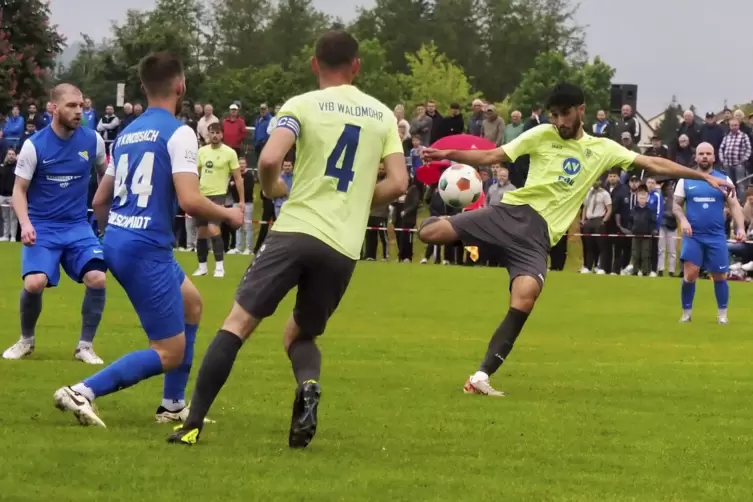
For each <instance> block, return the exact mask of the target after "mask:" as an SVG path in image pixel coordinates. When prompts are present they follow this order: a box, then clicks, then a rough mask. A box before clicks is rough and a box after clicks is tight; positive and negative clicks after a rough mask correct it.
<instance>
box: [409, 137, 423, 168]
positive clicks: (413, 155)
mask: <svg viewBox="0 0 753 502" xmlns="http://www.w3.org/2000/svg"><path fill="white" fill-rule="evenodd" d="M423 149H424V146H423V145H422V144H421V141H420V139H419V137H418V136H413V137H412V138H411V150H410V174H411V176H415V175H416V169H418V168H419V167H421V164H423V161H422V160H421V152H422V151H423Z"/></svg>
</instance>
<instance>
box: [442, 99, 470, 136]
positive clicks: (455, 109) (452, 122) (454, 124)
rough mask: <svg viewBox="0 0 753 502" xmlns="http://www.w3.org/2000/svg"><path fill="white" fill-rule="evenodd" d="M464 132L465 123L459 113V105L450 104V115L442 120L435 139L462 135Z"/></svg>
mask: <svg viewBox="0 0 753 502" xmlns="http://www.w3.org/2000/svg"><path fill="white" fill-rule="evenodd" d="M464 130H465V121H464V120H463V115H462V114H461V113H460V105H459V104H457V103H452V104H451V105H450V114H449V115H447V116H446V117H445V118H443V119H442V123H441V125H440V131H439V138H437V139H441V138H445V137H447V136H453V135H455V134H462V133H463V131H464Z"/></svg>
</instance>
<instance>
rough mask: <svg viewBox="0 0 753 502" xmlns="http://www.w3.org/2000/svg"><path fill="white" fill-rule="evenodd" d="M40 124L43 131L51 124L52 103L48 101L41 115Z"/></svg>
mask: <svg viewBox="0 0 753 502" xmlns="http://www.w3.org/2000/svg"><path fill="white" fill-rule="evenodd" d="M42 123H43V124H44V126H43V129H44V127H47V126H48V125H50V124H52V103H51V102H49V101H48V102H47V107H46V108H45V112H44V113H43V114H42Z"/></svg>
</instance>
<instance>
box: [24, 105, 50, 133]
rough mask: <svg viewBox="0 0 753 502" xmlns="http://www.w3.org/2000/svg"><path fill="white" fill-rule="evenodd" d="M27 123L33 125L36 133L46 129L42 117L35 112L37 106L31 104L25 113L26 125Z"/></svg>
mask: <svg viewBox="0 0 753 502" xmlns="http://www.w3.org/2000/svg"><path fill="white" fill-rule="evenodd" d="M29 122H31V123H32V124H34V128H35V130H37V131H41V130H42V129H44V128H45V127H46V124H45V122H44V116H43V115H42V114H41V113H38V112H37V105H35V104H34V103H31V104H30V105H29V109H28V110H27V113H26V123H27V124H28V123H29Z"/></svg>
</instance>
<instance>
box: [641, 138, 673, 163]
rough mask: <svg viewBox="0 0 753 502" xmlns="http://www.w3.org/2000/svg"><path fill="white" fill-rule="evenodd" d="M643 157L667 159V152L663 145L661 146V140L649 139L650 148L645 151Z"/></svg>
mask: <svg viewBox="0 0 753 502" xmlns="http://www.w3.org/2000/svg"><path fill="white" fill-rule="evenodd" d="M644 155H646V156H648V157H661V158H662V159H668V158H669V150H668V149H667V147H666V146H665V145H663V144H662V142H661V138H660V137H659V136H654V137H653V138H651V148H649V149H648V150H646V153H645V154H644Z"/></svg>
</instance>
